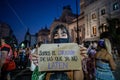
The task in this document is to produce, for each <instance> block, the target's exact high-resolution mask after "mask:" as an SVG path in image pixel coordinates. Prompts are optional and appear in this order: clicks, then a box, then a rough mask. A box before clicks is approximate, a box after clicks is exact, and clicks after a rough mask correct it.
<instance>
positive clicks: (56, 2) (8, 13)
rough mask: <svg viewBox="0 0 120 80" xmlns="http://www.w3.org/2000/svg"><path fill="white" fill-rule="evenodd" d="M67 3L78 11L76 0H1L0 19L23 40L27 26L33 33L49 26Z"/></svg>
mask: <svg viewBox="0 0 120 80" xmlns="http://www.w3.org/2000/svg"><path fill="white" fill-rule="evenodd" d="M77 1H78V2H79V0H77ZM66 5H70V6H71V8H72V11H73V13H76V0H0V21H1V22H5V23H7V24H9V25H10V26H11V28H12V30H13V33H14V34H15V36H16V38H17V39H18V41H19V42H21V41H22V40H23V38H24V35H25V33H26V31H27V28H29V30H30V33H31V34H35V33H36V32H38V31H39V30H40V29H41V28H44V27H45V26H47V27H48V28H49V26H50V25H51V24H52V22H53V20H54V18H55V17H56V18H59V16H60V15H61V13H62V9H63V6H66ZM78 5H79V3H78ZM78 9H79V6H78Z"/></svg>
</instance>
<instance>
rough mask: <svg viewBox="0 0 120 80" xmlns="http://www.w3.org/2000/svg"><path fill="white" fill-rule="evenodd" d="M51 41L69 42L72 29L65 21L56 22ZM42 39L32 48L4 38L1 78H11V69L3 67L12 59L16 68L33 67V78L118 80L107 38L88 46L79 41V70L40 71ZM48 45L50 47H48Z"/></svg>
mask: <svg viewBox="0 0 120 80" xmlns="http://www.w3.org/2000/svg"><path fill="white" fill-rule="evenodd" d="M51 41H52V43H53V44H54V43H70V36H69V32H68V30H67V29H66V27H65V26H64V25H58V26H56V27H55V28H54V29H53V31H52V40H51ZM40 45H41V44H40V43H38V44H36V45H35V46H34V47H32V48H19V49H18V48H14V49H12V47H11V46H10V45H9V44H7V43H6V42H5V39H4V38H2V39H1V47H0V80H10V78H11V76H10V73H11V72H12V70H14V69H12V70H7V69H4V67H5V66H6V64H9V62H10V61H11V60H13V61H14V62H15V64H16V68H17V69H21V70H22V69H26V67H30V70H31V71H32V72H33V73H32V75H31V80H115V77H114V75H113V73H112V71H114V70H115V69H116V64H115V60H114V56H113V52H112V46H111V42H110V40H109V39H108V38H103V39H100V40H99V41H98V42H93V43H91V44H89V46H85V45H79V47H80V53H79V54H80V59H81V62H80V63H79V64H78V65H81V66H82V67H81V69H79V70H69V71H42V72H40V71H38V56H39V55H38V54H37V49H38V47H40ZM46 48H47V47H46ZM43 67H44V66H43Z"/></svg>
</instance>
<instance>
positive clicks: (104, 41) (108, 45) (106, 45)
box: [98, 38, 112, 55]
mask: <svg viewBox="0 0 120 80" xmlns="http://www.w3.org/2000/svg"><path fill="white" fill-rule="evenodd" d="M98 46H100V47H101V48H104V49H106V50H107V52H108V53H109V54H111V55H112V48H111V42H110V40H109V39H108V38H103V39H100V40H99V41H98Z"/></svg>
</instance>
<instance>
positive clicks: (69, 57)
mask: <svg viewBox="0 0 120 80" xmlns="http://www.w3.org/2000/svg"><path fill="white" fill-rule="evenodd" d="M38 54H39V58H38V64H39V66H38V67H39V71H63V70H80V69H81V60H80V47H78V45H77V44H76V43H60V44H42V45H41V46H40V47H39V48H38Z"/></svg>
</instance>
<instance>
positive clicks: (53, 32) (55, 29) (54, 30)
mask: <svg viewBox="0 0 120 80" xmlns="http://www.w3.org/2000/svg"><path fill="white" fill-rule="evenodd" d="M59 29H61V30H65V31H66V33H67V35H68V40H69V42H70V36H69V32H68V29H67V28H66V27H65V26H64V25H62V24H60V25H57V26H56V27H55V28H54V29H53V31H52V34H51V41H52V42H54V36H55V33H56V32H57V31H58V30H59Z"/></svg>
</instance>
